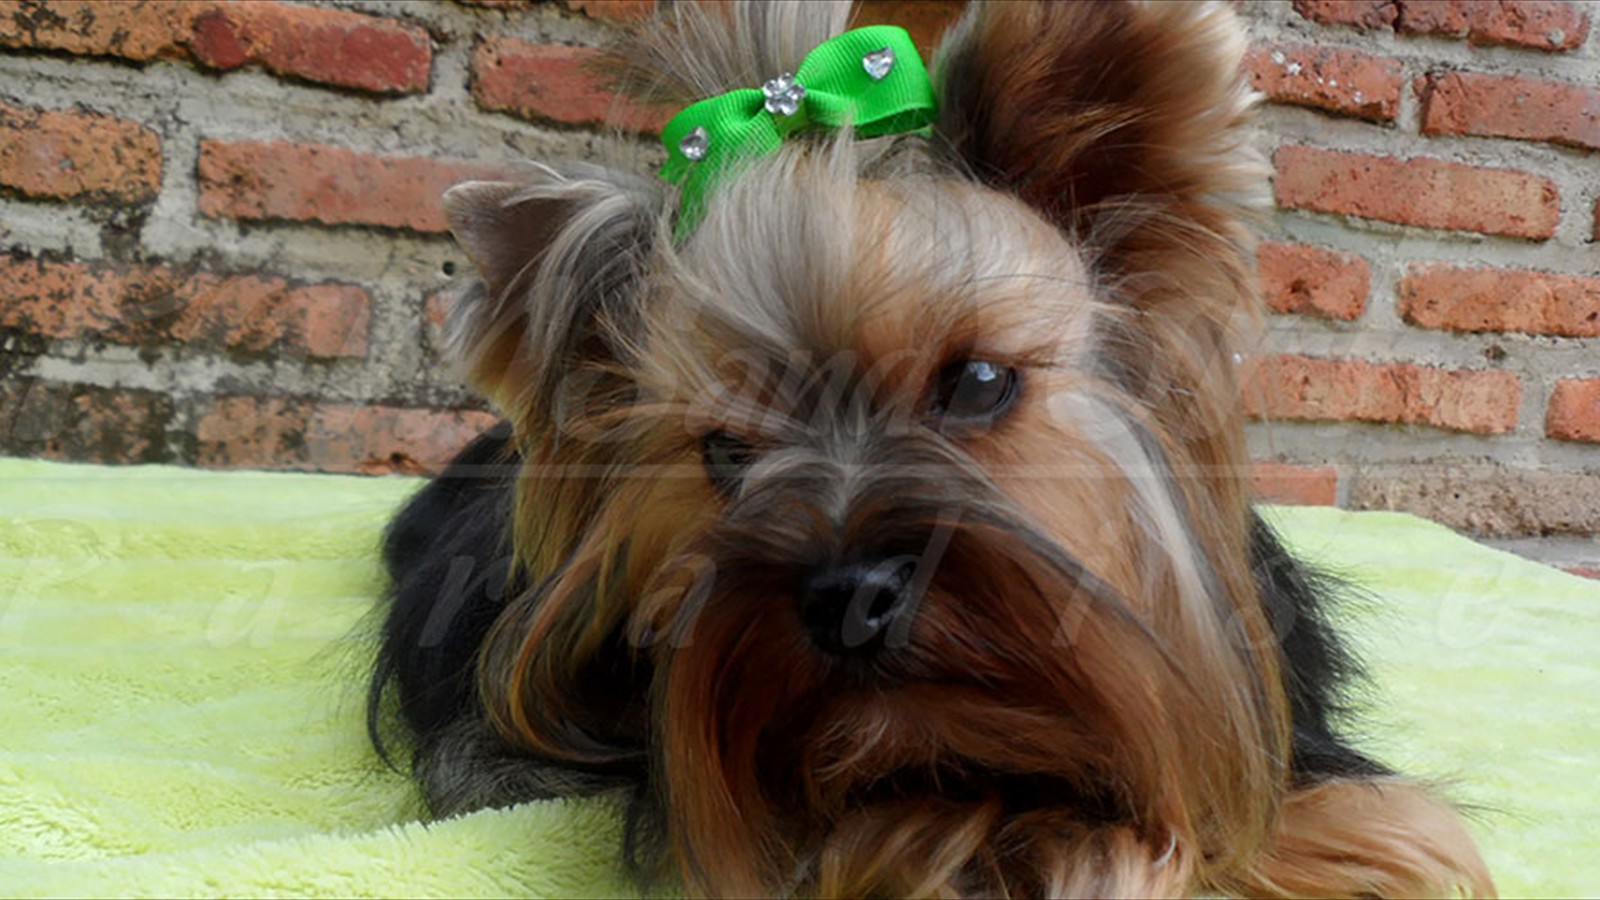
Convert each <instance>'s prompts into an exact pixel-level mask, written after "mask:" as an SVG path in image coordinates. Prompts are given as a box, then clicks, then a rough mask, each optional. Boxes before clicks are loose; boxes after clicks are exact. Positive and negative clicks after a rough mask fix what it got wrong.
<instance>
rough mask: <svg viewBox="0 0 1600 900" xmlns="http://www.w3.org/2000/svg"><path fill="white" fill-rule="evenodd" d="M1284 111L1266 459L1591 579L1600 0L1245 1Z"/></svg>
mask: <svg viewBox="0 0 1600 900" xmlns="http://www.w3.org/2000/svg"><path fill="white" fill-rule="evenodd" d="M1238 6H1239V8H1240V10H1241V11H1242V12H1244V13H1245V15H1246V16H1247V17H1248V19H1249V22H1250V25H1251V30H1252V36H1253V38H1254V41H1253V47H1252V50H1251V52H1250V55H1249V57H1248V59H1247V62H1246V68H1247V69H1248V71H1249V74H1250V77H1251V79H1252V80H1253V82H1254V84H1255V86H1256V88H1257V89H1258V90H1260V91H1262V92H1263V93H1264V94H1265V95H1266V97H1267V99H1268V101H1269V103H1268V105H1267V107H1266V108H1265V111H1264V115H1263V117H1262V118H1263V125H1264V127H1263V129H1262V131H1263V133H1262V138H1261V143H1262V148H1263V150H1264V152H1265V153H1266V155H1267V156H1268V158H1269V159H1270V160H1271V163H1272V167H1273V183H1272V189H1273V197H1274V200H1275V201H1276V207H1277V208H1276V210H1275V212H1274V215H1273V220H1272V224H1271V227H1270V229H1269V234H1270V240H1269V241H1268V242H1267V243H1266V244H1265V245H1264V246H1263V247H1262V249H1261V252H1260V259H1259V261H1260V266H1261V276H1262V283H1263V286H1264V288H1265V290H1266V292H1267V297H1268V300H1269V302H1270V305H1271V307H1272V309H1273V311H1274V314H1273V315H1272V316H1271V317H1270V320H1269V322H1268V329H1267V335H1266V337H1265V339H1264V341H1263V345H1262V346H1261V347H1259V348H1258V352H1257V353H1255V354H1253V355H1252V357H1251V358H1250V359H1249V360H1248V361H1247V363H1246V368H1247V370H1248V377H1247V379H1246V391H1247V393H1246V402H1247V404H1248V406H1249V409H1250V411H1251V413H1252V414H1253V416H1255V417H1256V419H1257V420H1258V421H1257V422H1256V423H1255V424H1253V425H1252V433H1251V438H1252V446H1253V450H1254V452H1255V455H1256V457H1257V458H1258V459H1260V460H1263V461H1270V462H1273V463H1277V464H1278V465H1275V466H1274V467H1273V468H1272V471H1273V472H1274V477H1275V478H1276V479H1277V480H1278V481H1279V482H1288V483H1289V485H1290V486H1291V487H1292V486H1295V485H1298V486H1300V487H1301V488H1302V489H1303V490H1305V491H1306V492H1307V493H1308V494H1309V495H1310V496H1309V499H1317V500H1332V501H1335V502H1338V503H1340V504H1341V505H1345V506H1350V507H1354V508H1379V509H1403V510H1409V511H1413V512H1417V513H1420V514H1422V515H1425V516H1428V517H1430V518H1433V519H1437V520H1439V521H1442V522H1445V523H1447V524H1449V525H1452V526H1454V527H1456V528H1459V529H1462V530H1465V531H1469V532H1472V533H1475V534H1478V535H1480V536H1485V537H1488V538H1490V539H1492V540H1495V541H1499V542H1501V543H1503V544H1504V545H1506V546H1508V547H1510V548H1511V549H1516V550H1521V551H1524V552H1530V553H1534V554H1536V555H1540V556H1543V557H1545V558H1547V559H1550V560H1551V561H1553V562H1557V563H1559V564H1562V565H1565V566H1567V567H1568V568H1573V569H1584V568H1587V569H1591V570H1593V569H1597V568H1600V538H1597V537H1596V535H1597V534H1600V38H1596V37H1595V36H1594V31H1595V30H1596V28H1597V27H1600V23H1597V22H1595V21H1594V20H1595V19H1596V17H1597V16H1600V4H1596V3H1592V2H1573V3H1565V2H1545V0H1503V2H1471V0H1430V2H1413V0H1400V2H1393V0H1390V2H1376V0H1294V2H1293V3H1288V2H1282V3H1279V2H1249V3H1241V4H1238Z"/></svg>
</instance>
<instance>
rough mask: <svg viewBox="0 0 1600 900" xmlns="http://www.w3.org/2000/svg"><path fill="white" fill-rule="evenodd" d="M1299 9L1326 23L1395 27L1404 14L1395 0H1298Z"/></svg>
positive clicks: (1361, 26) (1360, 26) (1309, 16)
mask: <svg viewBox="0 0 1600 900" xmlns="http://www.w3.org/2000/svg"><path fill="white" fill-rule="evenodd" d="M1294 8H1295V11H1296V12H1298V13H1300V15H1302V16H1304V17H1305V18H1307V19H1310V20H1311V21H1313V22H1317V23H1319V24H1322V25H1350V26H1353V27H1356V28H1364V29H1368V30H1371V29H1375V28H1377V29H1391V28H1394V25H1395V21H1396V20H1398V19H1399V17H1400V6H1399V4H1398V3H1396V2H1395V0H1294Z"/></svg>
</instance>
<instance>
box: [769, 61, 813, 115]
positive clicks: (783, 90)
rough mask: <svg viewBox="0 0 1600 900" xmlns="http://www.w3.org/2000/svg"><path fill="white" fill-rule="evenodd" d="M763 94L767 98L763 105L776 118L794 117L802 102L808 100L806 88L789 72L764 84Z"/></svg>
mask: <svg viewBox="0 0 1600 900" xmlns="http://www.w3.org/2000/svg"><path fill="white" fill-rule="evenodd" d="M761 93H762V95H763V96H765V97H766V98H767V102H766V103H765V104H763V105H764V106H766V108H767V112H769V113H772V114H773V115H775V116H792V115H794V114H795V113H796V112H798V111H799V109H800V101H802V100H804V99H806V89H805V86H804V85H802V84H801V83H800V82H798V81H795V80H794V76H793V75H792V74H790V73H788V72H785V73H783V74H782V75H779V76H778V77H777V78H774V79H772V80H771V81H769V82H767V83H766V84H763V85H762V86H761Z"/></svg>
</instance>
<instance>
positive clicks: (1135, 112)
mask: <svg viewBox="0 0 1600 900" xmlns="http://www.w3.org/2000/svg"><path fill="white" fill-rule="evenodd" d="M1245 49H1246V38H1245V35H1244V32H1243V29H1242V28H1241V27H1240V25H1239V24H1238V22H1237V20H1236V18H1235V16H1234V14H1233V12H1232V10H1230V9H1228V8H1227V6H1226V4H1224V3H1222V2H1220V0H1216V2H1190V0H1184V2H1148V3H1144V2H1129V0H1119V2H1095V3H1079V2H1053V3H1015V2H974V3H973V4H972V7H971V8H970V9H969V10H968V13H967V15H966V16H964V17H963V19H962V20H961V21H960V22H959V23H958V24H957V25H956V26H955V27H953V28H952V29H951V31H950V33H949V34H948V35H947V37H946V38H945V40H944V43H943V44H942V46H941V47H940V50H939V54H938V57H937V58H936V60H935V64H934V70H935V78H936V81H937V83H938V90H939V94H940V114H939V130H940V132H941V133H942V134H943V135H945V137H946V138H947V139H948V140H950V141H951V142H952V144H953V145H954V147H955V149H956V151H957V152H958V153H959V154H960V155H961V156H962V157H963V158H964V159H965V161H966V162H967V164H968V165H969V166H970V167H971V168H972V170H973V172H974V173H975V174H976V175H977V176H978V177H979V178H981V179H983V180H984V181H985V182H986V183H988V184H989V185H991V186H992V187H995V188H997V189H1000V190H1005V191H1009V192H1012V193H1014V194H1016V195H1017V196H1018V197H1020V198H1021V199H1023V200H1024V201H1026V202H1027V203H1028V204H1030V205H1031V206H1033V207H1034V208H1036V209H1038V210H1039V211H1041V212H1042V213H1043V214H1044V215H1045V216H1046V217H1048V218H1049V219H1051V220H1052V221H1054V222H1056V223H1057V224H1058V225H1060V226H1061V227H1062V228H1064V229H1066V230H1068V231H1069V232H1071V233H1072V234H1074V235H1076V236H1077V237H1079V238H1080V239H1081V240H1084V241H1086V242H1088V243H1089V244H1090V245H1091V249H1093V250H1094V251H1096V252H1097V255H1098V257H1099V259H1100V262H1101V263H1102V264H1103V265H1106V266H1108V267H1109V268H1111V269H1113V270H1119V269H1120V270H1124V271H1128V270H1134V271H1137V270H1140V269H1142V268H1144V267H1143V266H1142V265H1141V264H1140V263H1139V262H1137V261H1135V260H1133V259H1131V257H1133V256H1136V255H1137V254H1138V253H1139V252H1140V251H1143V250H1157V251H1159V250H1161V249H1163V248H1162V247H1161V246H1160V245H1162V244H1163V243H1165V242H1171V241H1174V240H1181V239H1182V236H1181V235H1179V234H1177V233H1176V232H1175V230H1174V229H1173V228H1172V227H1171V224H1172V223H1173V222H1174V221H1177V222H1180V223H1181V224H1182V225H1183V226H1185V227H1188V226H1195V225H1198V226H1201V227H1203V228H1206V229H1210V230H1213V231H1217V232H1223V233H1227V232H1229V231H1230V230H1231V229H1232V227H1233V217H1234V214H1235V208H1234V207H1235V206H1236V201H1237V200H1238V199H1239V195H1240V194H1241V193H1244V192H1247V191H1248V190H1249V189H1250V188H1252V187H1255V186H1256V185H1259V184H1261V183H1263V179H1262V178H1261V176H1260V173H1259V172H1258V171H1257V170H1256V169H1255V167H1254V165H1253V160H1252V158H1251V155H1250V154H1249V153H1248V152H1247V151H1248V148H1247V141H1248V138H1247V135H1246V133H1245V128H1244V126H1245V124H1246V123H1247V119H1248V112H1249V108H1250V105H1251V101H1250V97H1251V94H1250V92H1249V90H1248V89H1247V87H1246V85H1245V84H1244V82H1243V81H1242V80H1241V78H1240V76H1239V63H1240V59H1241V57H1242V56H1243V54H1244V51H1245Z"/></svg>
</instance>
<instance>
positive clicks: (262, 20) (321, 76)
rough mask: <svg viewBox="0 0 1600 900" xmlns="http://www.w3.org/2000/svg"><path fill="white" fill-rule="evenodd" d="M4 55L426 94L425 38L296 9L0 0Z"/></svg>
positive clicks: (377, 23)
mask: <svg viewBox="0 0 1600 900" xmlns="http://www.w3.org/2000/svg"><path fill="white" fill-rule="evenodd" d="M0 46H7V47H13V48H25V49H38V50H57V51H62V52H67V53H77V54H82V55H89V56H113V57H118V58H121V59H127V60H131V61H133V62H148V61H150V60H152V59H160V58H183V57H188V58H190V59H193V60H195V61H196V62H198V63H200V64H201V65H203V66H207V67H209V68H212V69H221V70H230V69H237V68H240V67H242V66H250V65H259V66H261V67H263V68H265V69H266V70H267V71H269V72H272V73H273V74H275V75H279V76H283V77H287V78H295V79H300V80H304V81H309V82H314V83H317V84H325V85H331V86H335V87H344V88H353V89H357V90H363V91H371V92H375V93H383V94H401V93H412V92H416V91H422V90H426V89H427V87H428V74H429V71H430V69H431V66H432V62H433V45H432V42H431V41H430V39H429V37H428V33H427V31H425V30H424V29H422V28H418V27H416V26H414V25H408V24H405V23H402V22H397V21H395V20H393V19H387V18H383V17H381V16H371V15H365V14H363V13H357V12H349V11H346V10H335V9H321V8H317V7H313V6H306V5H303V4H298V3H276V2H251V3H225V2H217V0H138V2H120V0H119V2H115V3H108V2H104V0H99V2H81V0H0Z"/></svg>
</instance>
